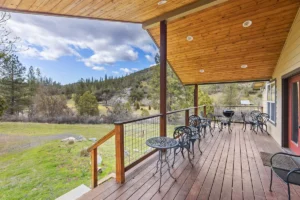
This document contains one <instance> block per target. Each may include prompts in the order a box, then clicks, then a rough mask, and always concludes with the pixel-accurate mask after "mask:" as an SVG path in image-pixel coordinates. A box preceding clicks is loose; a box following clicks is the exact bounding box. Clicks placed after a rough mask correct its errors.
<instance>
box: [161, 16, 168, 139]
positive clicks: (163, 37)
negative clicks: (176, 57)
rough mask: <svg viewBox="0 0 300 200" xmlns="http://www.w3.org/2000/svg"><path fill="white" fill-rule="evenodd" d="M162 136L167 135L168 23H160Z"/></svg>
mask: <svg viewBox="0 0 300 200" xmlns="http://www.w3.org/2000/svg"><path fill="white" fill-rule="evenodd" d="M160 114H162V116H161V117H160V136H166V135H167V22H166V21H161V22H160Z"/></svg>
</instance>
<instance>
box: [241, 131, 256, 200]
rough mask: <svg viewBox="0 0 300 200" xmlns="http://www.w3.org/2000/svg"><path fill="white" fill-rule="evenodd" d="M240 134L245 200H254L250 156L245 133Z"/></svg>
mask: <svg viewBox="0 0 300 200" xmlns="http://www.w3.org/2000/svg"><path fill="white" fill-rule="evenodd" d="M239 132H240V145H241V161H242V162H241V164H242V182H243V196H244V199H245V200H248V199H249V200H252V199H254V193H253V186H252V179H251V173H250V168H249V163H248V154H247V151H246V147H245V146H246V144H245V137H244V133H243V132H241V130H240V131H239Z"/></svg>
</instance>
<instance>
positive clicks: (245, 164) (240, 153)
mask: <svg viewBox="0 0 300 200" xmlns="http://www.w3.org/2000/svg"><path fill="white" fill-rule="evenodd" d="M241 128H242V126H241V125H240V124H234V126H233V132H232V134H229V133H228V132H227V130H224V131H222V132H220V133H219V129H218V128H216V129H215V131H214V132H213V135H214V137H211V136H210V135H209V134H207V137H206V138H205V139H204V140H202V143H201V149H202V151H203V154H202V155H200V153H199V151H198V150H195V158H194V160H193V163H194V167H192V166H191V164H190V163H189V161H188V159H187V158H186V159H183V158H182V156H181V155H180V154H178V155H177V156H176V161H175V165H174V168H173V169H172V170H171V173H172V174H173V175H174V176H175V177H176V179H177V181H176V182H175V181H174V180H173V179H172V178H170V176H169V174H168V173H167V168H166V166H164V167H163V177H162V187H161V192H158V185H159V175H158V174H156V175H155V176H153V175H152V174H153V173H154V172H155V170H156V166H155V165H156V160H157V153H155V154H153V155H152V156H150V157H149V158H147V159H146V160H144V161H143V162H141V163H140V164H138V165H136V166H135V167H134V168H132V169H131V170H129V171H128V172H126V181H125V183H123V184H118V183H117V182H116V181H115V180H114V179H111V180H109V181H107V182H104V183H103V184H101V185H99V186H98V187H96V188H95V189H93V190H91V191H90V192H89V193H86V194H85V195H84V196H82V197H81V198H80V199H82V200H83V199H85V200H88V199H143V200H145V199H178V200H181V199H287V185H286V184H285V183H284V182H282V181H281V180H279V179H278V178H277V177H276V176H274V177H275V178H274V180H273V187H272V188H273V192H270V191H269V184H270V168H269V167H266V166H264V165H263V163H262V160H261V158H260V155H259V153H260V152H262V151H264V152H270V153H274V152H278V151H282V149H281V148H280V147H279V145H278V144H277V143H276V142H275V140H274V139H273V138H272V137H271V136H269V135H267V134H266V133H261V132H259V133H258V134H255V133H254V132H252V131H250V130H249V129H248V130H247V131H246V132H243V131H242V130H241ZM291 195H292V199H300V187H298V186H294V185H293V186H292V190H291Z"/></svg>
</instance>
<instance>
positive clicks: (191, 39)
mask: <svg viewBox="0 0 300 200" xmlns="http://www.w3.org/2000/svg"><path fill="white" fill-rule="evenodd" d="M193 39H194V38H193V36H191V35H189V36H187V37H186V40H187V41H189V42H190V41H193Z"/></svg>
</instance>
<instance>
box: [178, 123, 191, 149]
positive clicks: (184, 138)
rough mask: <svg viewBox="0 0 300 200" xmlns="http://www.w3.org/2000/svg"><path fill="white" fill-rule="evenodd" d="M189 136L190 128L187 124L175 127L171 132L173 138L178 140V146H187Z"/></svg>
mask: <svg viewBox="0 0 300 200" xmlns="http://www.w3.org/2000/svg"><path fill="white" fill-rule="evenodd" d="M191 136H192V130H191V129H190V128H189V127H187V126H180V127H177V128H176V129H175V131H174V133H173V138H174V139H177V140H178V142H179V145H180V146H188V145H189V144H190V138H191Z"/></svg>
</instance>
